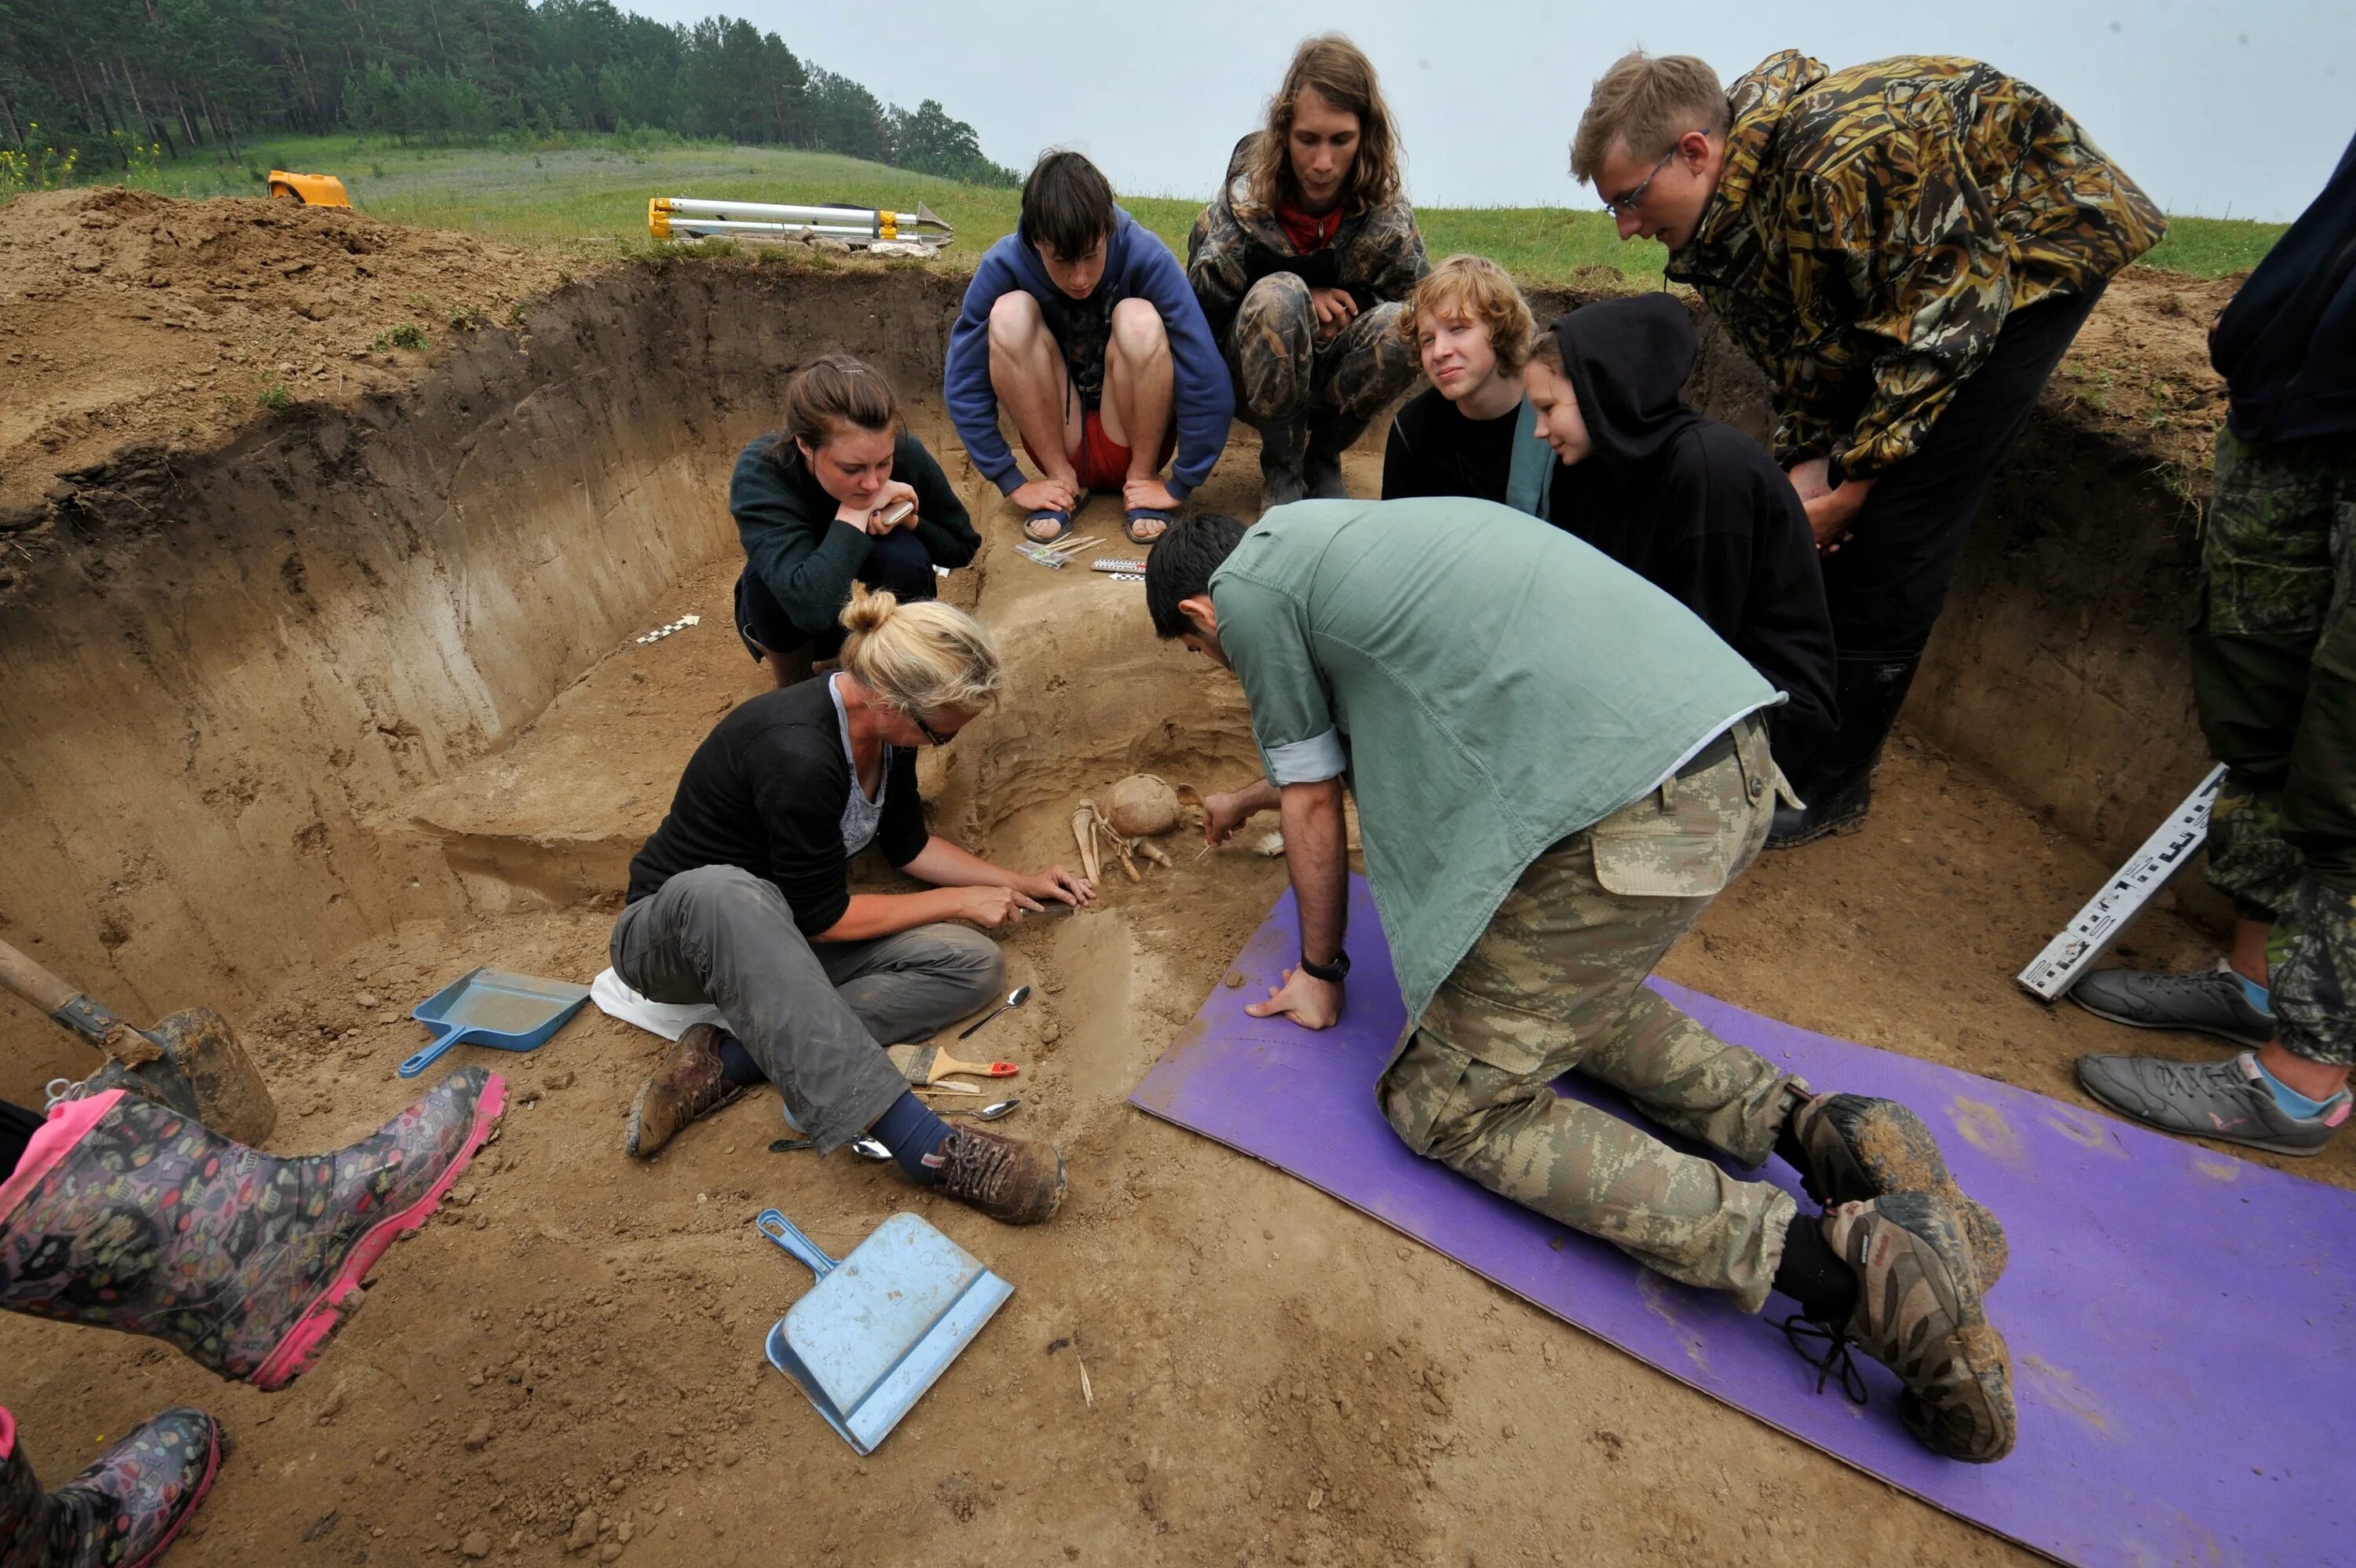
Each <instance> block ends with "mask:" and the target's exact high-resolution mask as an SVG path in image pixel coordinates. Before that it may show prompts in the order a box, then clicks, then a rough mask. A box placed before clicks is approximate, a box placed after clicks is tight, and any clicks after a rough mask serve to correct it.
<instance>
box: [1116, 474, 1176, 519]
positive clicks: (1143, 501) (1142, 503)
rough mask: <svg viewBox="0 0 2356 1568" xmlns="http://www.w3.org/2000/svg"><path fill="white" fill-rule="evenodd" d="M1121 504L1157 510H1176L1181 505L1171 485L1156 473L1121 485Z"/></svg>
mask: <svg viewBox="0 0 2356 1568" xmlns="http://www.w3.org/2000/svg"><path fill="white" fill-rule="evenodd" d="M1120 504H1121V505H1122V506H1124V507H1130V508H1132V509H1133V508H1135V507H1146V508H1147V509H1149V510H1151V511H1156V512H1174V511H1176V510H1177V509H1178V505H1179V503H1178V497H1177V496H1173V495H1172V494H1171V493H1170V486H1169V485H1164V484H1163V483H1162V477H1161V475H1156V474H1149V475H1146V476H1145V477H1144V478H1142V479H1131V480H1130V481H1129V483H1127V484H1126V485H1122V486H1121V487H1120Z"/></svg>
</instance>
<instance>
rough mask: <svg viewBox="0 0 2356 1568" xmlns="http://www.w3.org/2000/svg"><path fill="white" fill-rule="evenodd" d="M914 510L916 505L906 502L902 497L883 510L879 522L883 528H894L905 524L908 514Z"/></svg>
mask: <svg viewBox="0 0 2356 1568" xmlns="http://www.w3.org/2000/svg"><path fill="white" fill-rule="evenodd" d="M915 510H916V503H915V502H914V501H911V500H908V499H907V498H905V496H904V497H902V498H901V499H899V500H897V501H894V502H893V503H892V504H891V505H890V506H888V507H884V508H883V517H882V519H881V521H882V523H883V527H885V528H898V527H899V526H900V525H901V524H902V523H905V522H906V521H907V520H908V514H909V513H911V512H913V511H915Z"/></svg>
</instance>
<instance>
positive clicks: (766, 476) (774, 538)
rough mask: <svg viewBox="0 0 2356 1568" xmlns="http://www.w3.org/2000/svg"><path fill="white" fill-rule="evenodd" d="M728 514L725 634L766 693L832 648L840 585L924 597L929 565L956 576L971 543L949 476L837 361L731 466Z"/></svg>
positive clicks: (876, 394) (846, 592)
mask: <svg viewBox="0 0 2356 1568" xmlns="http://www.w3.org/2000/svg"><path fill="white" fill-rule="evenodd" d="M728 510H729V511H730V513H731V514H733V515H734V517H735V519H736V533H737V537H738V538H739V539H742V540H743V541H744V572H743V574H742V575H741V576H739V577H738V578H737V580H736V628H737V632H738V634H739V635H742V636H743V637H744V645H745V647H746V649H747V650H749V651H750V652H751V654H752V656H753V657H754V658H755V659H757V660H766V662H767V664H768V666H769V668H770V671H771V672H772V673H773V674H774V675H775V676H776V682H777V684H778V685H779V686H791V685H793V684H794V683H795V682H797V681H798V680H801V679H803V678H804V677H807V676H809V673H810V669H811V667H812V666H813V665H814V664H815V663H816V662H817V661H818V660H819V659H826V658H832V657H833V656H835V654H836V653H837V652H838V651H839V650H840V649H841V645H842V629H841V626H840V625H839V624H838V623H837V617H838V616H840V615H841V613H842V609H843V606H844V605H846V604H848V603H850V602H851V584H853V583H854V582H860V583H865V584H866V585H867V586H868V587H870V588H879V589H883V590H885V591H887V592H891V593H892V594H894V596H896V597H897V599H898V600H899V601H900V602H902V603H909V602H912V601H916V600H923V599H930V598H932V597H933V596H934V594H935V583H936V572H935V571H934V569H935V568H936V567H939V568H944V569H951V570H953V569H955V568H957V567H960V566H964V565H965V564H967V563H968V562H969V561H970V560H973V556H974V551H975V550H977V549H980V546H981V539H980V536H978V535H977V534H975V532H974V531H973V523H972V520H971V519H970V518H969V517H968V516H967V515H966V509H965V504H964V503H963V502H962V501H960V500H958V494H957V491H956V490H954V489H953V488H951V487H950V485H949V482H948V475H945V474H943V473H942V472H941V465H940V464H938V463H936V462H935V461H934V460H933V454H932V453H929V452H927V451H926V450H925V444H924V443H922V442H920V441H918V440H917V439H916V437H915V436H913V435H911V434H909V433H908V432H907V431H906V429H905V428H904V427H903V425H902V424H901V421H900V404H899V400H898V399H897V398H896V397H894V395H893V391H892V384H891V382H889V381H887V380H885V379H883V374H882V373H881V372H879V371H877V370H876V369H874V368H873V367H871V366H869V365H867V364H865V363H863V362H862V361H861V360H858V359H854V358H852V357H851V356H849V355H847V354H830V355H827V356H826V357H823V358H819V359H816V360H813V361H811V362H810V364H809V365H808V366H806V367H805V368H803V369H802V371H801V372H800V373H799V374H798V375H797V376H796V377H795V378H794V379H793V381H792V383H791V384H790V385H789V386H788V387H787V389H786V422H785V428H784V429H783V430H780V431H776V432H773V433H771V434H768V435H764V436H761V437H759V438H758V439H757V440H755V441H754V442H753V443H752V444H751V445H749V446H747V447H745V448H744V452H743V453H741V454H740V455H739V456H738V457H737V459H736V471H735V474H734V476H733V477H732V478H731V479H730V481H729V485H728Z"/></svg>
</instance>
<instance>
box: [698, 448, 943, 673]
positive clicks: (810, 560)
mask: <svg viewBox="0 0 2356 1568" xmlns="http://www.w3.org/2000/svg"><path fill="white" fill-rule="evenodd" d="M892 477H893V478H894V479H897V480H899V481H901V482H902V483H903V484H905V485H911V486H913V487H914V488H915V490H916V517H917V522H916V538H917V539H920V540H922V541H923V543H924V546H925V553H926V555H929V556H931V557H932V558H933V564H934V565H935V566H946V567H949V568H952V569H954V568H957V567H960V566H963V565H965V564H966V563H967V562H968V561H969V560H972V559H973V556H974V552H975V551H976V550H978V549H980V548H981V536H980V535H979V534H977V533H975V532H974V531H973V522H972V519H971V518H969V517H967V515H966V509H965V503H964V502H962V501H960V500H958V493H957V491H956V489H955V488H953V487H952V486H951V485H950V484H949V481H948V475H946V474H943V473H942V472H941V465H940V464H937V463H936V462H934V461H933V454H932V453H929V452H926V450H925V443H922V442H920V441H918V440H917V439H916V437H915V436H913V435H910V434H909V433H908V432H905V431H902V432H900V435H899V439H898V440H897V441H896V442H894V444H893V448H892ZM841 506H842V504H841V502H839V501H837V500H836V499H835V498H834V497H833V496H830V495H828V494H827V493H826V490H825V488H824V487H823V486H822V485H819V482H818V476H817V475H814V474H812V473H811V472H810V471H809V465H808V464H805V463H803V462H802V459H801V453H800V451H799V450H798V449H797V448H796V447H795V445H794V443H793V442H792V441H791V440H789V439H787V438H783V437H780V436H776V435H765V436H762V437H760V438H759V439H757V440H755V442H754V443H752V444H751V445H750V446H747V447H746V448H745V449H744V452H743V453H739V454H738V456H737V458H736V472H735V474H734V475H733V476H731V478H730V479H729V482H728V510H729V511H730V512H731V513H733V514H734V516H735V518H736V537H737V538H738V539H742V540H743V541H744V559H745V560H746V561H747V562H749V563H750V564H751V566H752V569H753V571H755V573H756V574H758V575H759V577H760V579H761V581H762V583H763V585H764V586H766V588H767V589H768V591H769V594H770V597H772V598H774V599H775V600H776V602H777V603H778V604H779V605H780V606H781V607H782V608H783V609H784V610H785V612H786V614H787V616H788V617H789V618H791V620H792V621H793V623H794V627H795V629H796V630H797V631H799V632H800V633H801V634H802V635H804V636H809V637H818V636H823V635H826V634H827V633H828V632H830V631H831V630H832V629H833V628H834V622H835V617H836V616H837V615H840V614H841V613H842V607H843V606H844V605H845V604H848V603H851V583H852V581H854V580H856V579H857V577H858V576H859V569H860V568H861V567H862V566H863V565H865V564H866V562H867V552H868V551H869V550H870V549H873V548H874V544H875V540H874V537H873V535H871V534H869V533H868V532H867V530H866V529H864V528H853V527H851V525H850V524H849V523H845V522H838V521H837V520H836V519H835V513H836V512H838V511H840V510H841Z"/></svg>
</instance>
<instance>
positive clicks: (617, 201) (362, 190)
mask: <svg viewBox="0 0 2356 1568" xmlns="http://www.w3.org/2000/svg"><path fill="white" fill-rule="evenodd" d="M247 152H248V155H249V157H250V159H251V161H252V165H254V166H256V167H260V168H265V169H266V168H272V167H276V168H288V169H296V170H301V171H305V172H311V173H319V174H333V175H337V176H341V178H342V179H343V182H344V185H345V187H346V188H347V189H348V190H349V191H350V192H351V196H352V200H353V203H354V204H355V205H356V206H358V207H359V208H361V209H362V210H364V211H366V212H368V213H369V214H371V215H372V216H374V217H377V218H381V219H387V220H388V221H391V222H396V223H412V224H423V225H428V226H432V227H436V228H445V229H466V230H468V231H470V232H473V233H477V234H483V235H487V236H490V237H493V238H497V239H499V240H507V241H509V242H510V243H513V244H519V245H526V246H530V247H534V248H540V249H555V250H573V249H575V248H578V249H580V250H582V251H605V252H607V253H611V251H612V250H613V249H614V248H615V247H616V246H618V247H621V248H622V249H624V250H637V249H640V248H643V247H645V246H647V245H648V244H649V243H650V240H649V237H648V233H647V227H646V215H647V199H648V197H655V196H697V197H711V198H718V199H722V200H731V201H779V202H830V201H837V202H852V203H857V204H860V205H863V206H875V207H885V206H889V207H893V208H899V209H901V210H906V209H909V208H914V207H915V206H916V203H917V202H919V201H922V202H924V203H926V205H927V206H929V207H931V208H933V210H935V211H936V212H937V213H939V214H940V215H941V216H942V217H943V218H945V219H948V221H949V222H950V223H951V224H952V225H954V226H955V228H956V229H957V236H958V237H957V241H956V243H955V244H953V245H951V246H950V247H949V249H948V259H949V260H950V261H962V262H964V263H965V264H967V265H969V266H970V265H971V264H972V263H973V262H974V261H976V260H977V259H979V258H980V255H981V253H982V251H985V250H987V249H989V247H990V245H991V242H992V241H993V240H997V239H998V237H999V236H1001V235H1002V234H1005V233H1008V232H1010V231H1011V230H1012V229H1013V227H1014V220H1015V212H1016V203H1017V196H1016V193H1015V192H1013V191H1011V190H992V189H987V188H983V187H975V186H965V185H958V184H957V183H955V182H954V181H950V180H945V179H939V178H936V177H934V176H929V175H918V174H911V173H909V172H907V171H906V170H904V169H894V168H889V167H886V166H884V165H881V164H871V163H864V162H862V161H861V160H859V159H856V158H846V157H841V156H838V155H834V154H830V153H807V152H798V151H795V150H792V149H789V148H776V147H729V146H721V145H717V144H673V143H669V139H667V138H666V139H658V140H655V141H653V142H651V143H649V144H636V145H634V144H632V142H631V141H630V140H629V139H626V138H621V137H579V136H575V137H571V138H567V139H566V140H565V141H564V142H563V143H562V144H551V145H549V146H545V147H541V148H538V149H532V148H523V147H504V146H503V147H487V148H466V147H401V146H394V145H391V144H384V143H380V142H363V141H361V140H360V139H359V138H357V137H352V136H316V137H302V138H293V139H287V140H282V141H275V142H259V143H255V144H252V145H251V146H250V147H249V148H248V149H247ZM135 183H138V184H141V185H144V186H146V187H150V188H152V189H156V190H161V191H164V192H166V193H167V194H170V195H174V196H186V197H199V198H200V197H209V196H223V195H253V194H257V192H258V187H257V186H256V185H255V183H254V181H253V179H252V176H251V175H250V174H248V173H247V171H246V170H244V169H241V168H238V167H236V166H234V165H220V164H216V163H210V162H199V161H193V160H192V161H191V162H189V163H187V164H182V165H171V164H166V165H164V166H163V167H162V168H160V169H159V170H158V171H157V172H156V174H155V176H153V177H152V178H147V179H142V180H139V181H137V182H135ZM1123 205H1125V206H1126V207H1127V208H1129V210H1130V212H1131V213H1133V214H1135V215H1136V218H1137V219H1138V221H1139V222H1141V223H1142V224H1144V225H1146V226H1147V227H1148V228H1150V229H1153V230H1154V231H1155V232H1156V233H1158V234H1160V235H1161V236H1162V238H1163V239H1164V240H1168V241H1169V242H1170V245H1171V247H1172V249H1173V250H1175V251H1177V252H1178V253H1179V254H1180V255H1182V256H1183V254H1184V253H1185V249H1186V231H1187V229H1188V227H1189V226H1190V225H1191V224H1192V223H1193V222H1194V214H1195V212H1196V210H1197V209H1198V208H1200V207H1201V205H1202V203H1201V200H1200V198H1197V197H1124V198H1123ZM1417 216H1418V219H1419V221H1420V222H1421V224H1422V226H1423V233H1424V242H1425V244H1426V245H1427V246H1429V247H1430V251H1431V253H1432V255H1433V256H1435V257H1439V256H1444V255H1448V254H1451V253H1452V252H1454V251H1476V252H1478V253H1480V254H1482V255H1485V256H1489V257H1492V258H1494V260H1496V261H1498V262H1499V263H1500V264H1502V265H1503V266H1504V267H1505V269H1506V270H1507V271H1508V272H1512V273H1513V274H1514V275H1515V277H1517V278H1519V279H1520V280H1521V281H1522V282H1523V283H1525V284H1526V285H1528V286H1530V287H1534V288H1544V287H1549V286H1562V285H1565V284H1569V283H1575V282H1578V281H1580V273H1581V272H1582V271H1583V270H1585V269H1588V268H1594V267H1601V268H1607V269H1610V270H1611V271H1612V272H1619V273H1621V274H1622V275H1623V276H1625V277H1626V278H1627V279H1628V280H1629V281H1630V282H1631V283H1633V284H1635V285H1637V286H1644V285H1646V284H1657V283H1659V282H1660V277H1661V264H1662V261H1663V259H1664V257H1665V254H1666V252H1665V251H1663V250H1662V248H1661V247H1660V246H1659V245H1657V244H1655V243H1654V242H1652V241H1650V240H1636V241H1633V242H1631V243H1629V244H1626V245H1622V243H1621V242H1620V240H1619V238H1618V236H1617V235H1616V234H1615V233H1614V232H1613V229H1612V221H1611V219H1608V218H1606V217H1605V216H1604V215H1603V214H1602V213H1601V212H1594V211H1584V210H1575V209H1572V208H1559V207H1525V208H1421V209H1420V210H1419V212H1418V214H1417ZM2284 227H2285V226H2284V225H2282V224H2278V223H2254V222H2247V221H2244V220H2241V219H2211V218H2178V219H2170V227H2169V238H2168V239H2167V240H2166V241H2165V242H2163V243H2162V244H2161V245H2160V246H2159V248H2158V249H2157V250H2155V251H2153V252H2152V253H2151V254H2150V255H2149V256H2147V257H2146V258H2145V264H2146V265H2148V266H2155V267H2162V268H2167V269H2169V270H2171V271H2175V272H2188V273H2190V274H2192V275H2193V276H2195V277H2203V278H2214V277H2223V276H2225V275H2227V274H2229V273H2233V272H2242V271H2244V270H2246V269H2248V268H2250V267H2253V266H2254V265H2256V264H2257V262H2258V261H2259V259H2260V258H2261V257H2263V256H2264V255H2265V253H2266V250H2267V248H2268V247H2269V246H2271V245H2272V244H2273V243H2274V241H2275V240H2276V237H2277V236H2278V235H2280V234H2281V233H2282V231H2283V229H2284ZM1590 281H1591V279H1590Z"/></svg>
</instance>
